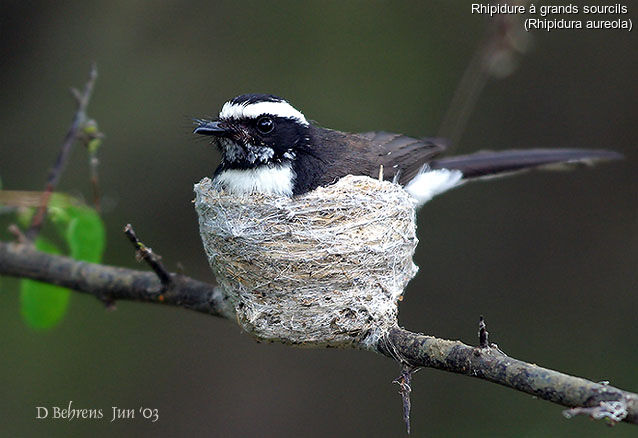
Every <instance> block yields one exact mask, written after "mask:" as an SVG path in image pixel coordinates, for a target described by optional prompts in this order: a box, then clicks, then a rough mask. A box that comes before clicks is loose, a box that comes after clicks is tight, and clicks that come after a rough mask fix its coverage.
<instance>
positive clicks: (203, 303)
mask: <svg viewBox="0 0 638 438" xmlns="http://www.w3.org/2000/svg"><path fill="white" fill-rule="evenodd" d="M0 275H9V276H12V277H20V278H31V279H33V280H39V281H44V282H46V283H51V284H57V285H58V286H64V287H68V288H70V289H74V290H76V291H78V292H84V293H87V294H90V295H93V296H95V297H96V298H98V299H99V300H101V301H104V302H107V303H110V302H113V301H116V300H133V301H144V302H150V303H160V304H169V305H173V306H180V307H185V308H187V309H191V310H196V311H198V312H202V313H206V314H209V315H213V316H221V317H228V315H230V314H231V313H232V312H230V308H229V307H228V306H227V305H226V304H225V301H224V299H223V297H222V294H221V293H220V291H219V290H218V288H216V287H215V286H213V285H211V284H208V283H204V282H201V281H197V280H194V279H192V278H189V277H186V276H183V275H178V274H171V279H172V281H171V284H170V286H169V287H168V288H166V289H165V290H164V287H163V285H162V283H161V282H160V280H159V278H158V277H157V275H156V274H155V273H153V272H145V271H136V270H134V269H126V268H118V267H114V266H105V265H99V264H95V263H88V262H80V261H77V260H73V259H72V258H69V257H64V256H59V255H53V254H47V253H44V252H41V251H37V250H35V249H34V248H33V246H32V245H30V244H20V243H7V242H0ZM229 312H230V313H229Z"/></svg>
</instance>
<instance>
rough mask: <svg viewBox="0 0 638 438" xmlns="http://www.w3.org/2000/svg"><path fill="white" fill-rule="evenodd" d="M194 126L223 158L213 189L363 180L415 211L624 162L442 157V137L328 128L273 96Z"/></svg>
mask: <svg viewBox="0 0 638 438" xmlns="http://www.w3.org/2000/svg"><path fill="white" fill-rule="evenodd" d="M194 121H195V124H196V125H197V126H196V127H195V129H194V130H193V133H194V134H198V135H204V136H210V137H212V143H213V144H215V145H216V146H217V148H218V149H219V151H220V153H221V157H222V159H221V163H220V164H219V166H218V167H217V169H216V170H215V173H214V175H213V179H212V181H213V185H214V186H215V187H216V188H218V189H222V190H225V191H226V192H228V193H231V194H234V195H242V194H252V193H262V194H272V195H278V196H286V197H294V196H299V195H303V194H304V193H307V192H310V191H312V190H314V189H316V188H317V187H321V186H327V185H330V184H333V183H335V182H336V181H338V180H339V179H341V178H343V177H345V176H347V175H362V176H369V177H372V178H380V179H381V178H383V179H384V180H389V181H392V182H394V183H397V184H400V185H401V186H402V187H403V188H404V189H405V190H406V191H407V192H408V193H409V194H410V196H411V197H412V199H413V200H414V204H415V206H416V207H417V208H418V207H420V206H422V205H423V204H424V203H426V202H427V201H429V200H430V199H432V198H433V197H434V196H436V195H439V194H441V193H443V192H446V191H448V190H450V189H453V188H455V187H459V186H461V185H463V184H464V183H466V182H468V181H475V180H481V179H486V178H494V177H498V176H505V175H510V174H514V173H520V172H523V171H526V170H530V169H534V168H559V167H569V166H571V165H574V164H591V163H592V162H595V161H599V160H615V159H620V158H622V155H621V154H619V153H618V152H614V151H611V150H594V149H557V148H554V149H549V148H544V149H520V150H516V149H515V150H503V151H480V152H475V153H471V154H466V155H459V156H451V157H445V156H444V152H445V150H446V144H445V141H444V140H443V139H439V138H413V137H410V136H406V135H403V134H395V133H391V132H386V131H371V132H364V133H347V132H341V131H337V130H332V129H327V128H324V127H321V126H319V125H318V124H316V123H315V122H311V121H308V120H307V119H306V117H305V116H304V115H303V113H302V112H300V111H299V110H297V109H296V108H294V107H293V106H292V105H291V104H290V103H289V102H288V101H286V100H285V99H283V98H281V97H277V96H274V95H272V94H255V93H252V94H242V95H240V96H237V97H235V98H233V99H230V100H228V101H227V102H225V103H224V104H223V106H222V108H221V111H220V112H219V115H218V117H217V118H216V119H195V120H194Z"/></svg>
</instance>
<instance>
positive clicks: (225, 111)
mask: <svg viewBox="0 0 638 438" xmlns="http://www.w3.org/2000/svg"><path fill="white" fill-rule="evenodd" d="M263 114H269V115H271V116H275V117H284V118H287V119H294V120H296V121H297V122H299V123H301V124H302V125H306V126H307V125H308V121H307V120H306V118H305V117H304V115H303V114H302V113H301V112H300V111H298V110H296V109H295V108H294V107H293V106H292V105H290V104H289V103H288V102H286V101H285V100H282V101H279V102H256V103H249V104H245V103H232V102H226V103H225V104H224V106H223V107H222V110H221V111H220V112H219V118H220V119H242V118H257V117H259V116H261V115H263Z"/></svg>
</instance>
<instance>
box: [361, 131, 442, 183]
mask: <svg viewBox="0 0 638 438" xmlns="http://www.w3.org/2000/svg"><path fill="white" fill-rule="evenodd" d="M356 135H357V136H358V137H359V138H361V140H362V141H361V142H356V141H355V142H353V143H354V144H353V146H354V149H361V150H364V149H366V150H369V151H371V152H372V153H373V154H374V156H375V158H376V159H375V160H372V161H371V166H369V167H370V168H368V169H365V170H366V174H368V175H370V176H372V177H377V176H378V175H379V166H380V165H383V173H384V178H385V179H389V180H393V179H395V178H396V180H397V182H398V183H399V184H407V183H408V182H409V181H410V180H412V178H414V177H415V176H416V175H417V174H418V173H419V171H420V170H421V169H422V168H423V166H424V165H425V164H427V163H429V162H430V161H431V160H432V159H433V158H434V157H436V156H437V155H439V154H440V153H442V152H443V151H444V150H445V144H444V142H443V140H442V139H439V138H424V139H418V138H413V137H408V136H406V135H402V134H395V133H392V132H385V131H373V132H364V133H361V134H356Z"/></svg>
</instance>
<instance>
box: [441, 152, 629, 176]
mask: <svg viewBox="0 0 638 438" xmlns="http://www.w3.org/2000/svg"><path fill="white" fill-rule="evenodd" d="M621 158H623V156H622V154H619V153H618V152H614V151H607V150H587V149H528V150H508V151H498V152H476V153H473V154H469V155H460V156H456V157H449V158H439V159H436V160H433V161H431V162H430V163H429V167H430V169H449V170H459V171H461V172H462V173H463V179H475V178H486V177H490V176H497V175H498V174H509V173H516V172H520V171H524V170H529V169H534V168H548V169H554V168H556V169H560V168H570V167H573V166H574V165H582V164H585V165H591V164H593V163H594V162H596V161H603V160H618V159H621Z"/></svg>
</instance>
